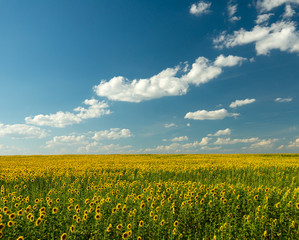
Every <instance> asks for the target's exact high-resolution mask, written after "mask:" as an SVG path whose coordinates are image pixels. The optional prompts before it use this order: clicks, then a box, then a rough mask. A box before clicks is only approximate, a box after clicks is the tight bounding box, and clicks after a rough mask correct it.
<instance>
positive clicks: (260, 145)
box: [250, 138, 278, 148]
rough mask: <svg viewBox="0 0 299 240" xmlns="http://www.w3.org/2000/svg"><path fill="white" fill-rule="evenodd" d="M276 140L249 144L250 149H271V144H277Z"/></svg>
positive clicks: (263, 140) (264, 140)
mask: <svg viewBox="0 0 299 240" xmlns="http://www.w3.org/2000/svg"><path fill="white" fill-rule="evenodd" d="M277 141H278V139H277V138H274V139H271V138H269V139H267V140H266V139H262V140H260V141H258V142H256V143H253V144H251V146H250V148H272V147H273V143H275V142H277Z"/></svg>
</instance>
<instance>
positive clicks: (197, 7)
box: [190, 1, 211, 16]
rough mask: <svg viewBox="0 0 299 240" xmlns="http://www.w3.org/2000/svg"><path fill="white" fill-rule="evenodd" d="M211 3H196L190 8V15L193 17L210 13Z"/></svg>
mask: <svg viewBox="0 0 299 240" xmlns="http://www.w3.org/2000/svg"><path fill="white" fill-rule="evenodd" d="M210 7H211V3H210V2H204V1H199V2H198V3H193V4H192V5H191V7H190V13H191V14H193V15H197V16H199V15H203V14H207V13H209V12H210V10H209V9H210Z"/></svg>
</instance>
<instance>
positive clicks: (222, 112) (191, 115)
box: [185, 108, 239, 120]
mask: <svg viewBox="0 0 299 240" xmlns="http://www.w3.org/2000/svg"><path fill="white" fill-rule="evenodd" d="M237 116H239V113H229V112H227V110H226V109H224V108H222V109H219V110H215V111H206V110H198V111H196V112H188V113H187V114H186V115H185V118H187V119H193V120H218V119H224V118H226V117H237Z"/></svg>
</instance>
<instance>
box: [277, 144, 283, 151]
mask: <svg viewBox="0 0 299 240" xmlns="http://www.w3.org/2000/svg"><path fill="white" fill-rule="evenodd" d="M284 147H285V146H284V145H280V146H279V147H278V148H277V150H281V149H284Z"/></svg>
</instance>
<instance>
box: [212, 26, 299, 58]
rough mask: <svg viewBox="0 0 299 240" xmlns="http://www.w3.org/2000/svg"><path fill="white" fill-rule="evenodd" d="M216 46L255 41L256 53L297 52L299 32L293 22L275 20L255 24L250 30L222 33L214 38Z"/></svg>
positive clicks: (298, 48) (236, 44) (298, 50)
mask: <svg viewBox="0 0 299 240" xmlns="http://www.w3.org/2000/svg"><path fill="white" fill-rule="evenodd" d="M213 41H214V44H215V47H216V48H223V47H226V48H229V47H235V46H238V45H245V44H248V43H255V49H256V53H257V55H266V54H269V52H270V50H273V49H279V50H280V51H287V52H299V32H298V31H296V23H295V22H291V21H290V22H286V21H281V22H276V23H273V24H272V25H271V26H260V25H257V26H255V27H254V28H253V29H252V30H251V31H246V30H244V29H243V28H241V29H240V30H238V31H234V33H233V34H228V35H227V34H226V33H225V32H224V33H222V34H221V35H220V36H219V37H218V38H216V39H214V40H213Z"/></svg>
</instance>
